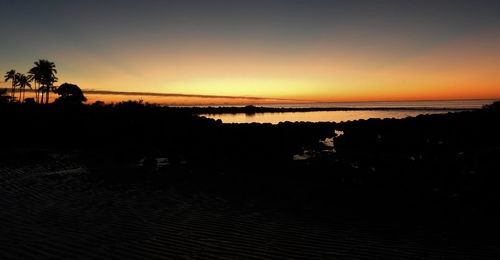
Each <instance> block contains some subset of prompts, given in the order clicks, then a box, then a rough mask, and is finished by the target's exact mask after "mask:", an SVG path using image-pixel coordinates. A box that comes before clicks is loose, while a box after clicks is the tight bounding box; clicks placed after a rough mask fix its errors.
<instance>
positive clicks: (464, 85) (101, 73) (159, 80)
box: [0, 0, 500, 102]
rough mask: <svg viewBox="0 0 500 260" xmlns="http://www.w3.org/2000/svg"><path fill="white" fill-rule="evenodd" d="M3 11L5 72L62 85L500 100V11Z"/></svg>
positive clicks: (279, 7) (125, 6)
mask: <svg viewBox="0 0 500 260" xmlns="http://www.w3.org/2000/svg"><path fill="white" fill-rule="evenodd" d="M0 4H1V6H2V12H1V14H0V24H1V25H2V27H1V28H2V33H1V34H0V71H2V72H4V71H5V72H6V71H7V70H9V69H11V68H13V69H16V70H17V71H21V72H26V71H28V70H29V68H31V67H32V65H33V62H34V61H35V60H38V59H42V58H43V59H48V60H50V61H53V62H55V64H56V66H57V69H58V77H59V83H63V82H70V83H74V84H77V85H79V86H80V87H81V88H82V89H86V90H100V91H117V92H142V93H144V92H151V93H169V94H185V95H215V96H218V98H221V97H222V98H223V97H225V96H231V97H232V100H239V101H238V102H240V101H241V102H246V101H244V99H239V98H238V97H252V98H262V99H266V100H273V99H274V100H278V101H279V100H291V101H322V102H325V101H376V100H378V101H391V100H438V99H478V98H488V99H490V98H500V0H468V1H465V0H439V1H422V0H407V1H406V0H393V1H383V0H381V1H356V0H350V1H336V0H253V1H242V0H232V1H229V0H202V1H193V0H182V1H177V0H171V1H167V0H164V1H156V0H141V1H131V0H120V1H106V0H100V1H95V0H87V1H77V0H61V1H59V0H46V1H39V0H24V1H19V2H17V1H16V2H14V1H6V0H0ZM0 86H2V87H7V86H9V84H8V83H4V82H2V83H0ZM196 97H197V96H196ZM242 100H243V101H242Z"/></svg>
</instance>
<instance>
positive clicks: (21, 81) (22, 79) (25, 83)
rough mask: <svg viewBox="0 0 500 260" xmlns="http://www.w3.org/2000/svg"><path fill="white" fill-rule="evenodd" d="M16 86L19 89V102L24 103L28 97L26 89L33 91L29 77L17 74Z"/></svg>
mask: <svg viewBox="0 0 500 260" xmlns="http://www.w3.org/2000/svg"><path fill="white" fill-rule="evenodd" d="M15 78H16V85H17V86H18V87H19V101H20V102H23V101H24V97H25V95H26V87H29V88H30V89H31V84H30V80H29V77H28V76H26V75H24V74H23V73H16V76H15Z"/></svg>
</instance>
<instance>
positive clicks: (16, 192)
mask: <svg viewBox="0 0 500 260" xmlns="http://www.w3.org/2000/svg"><path fill="white" fill-rule="evenodd" d="M88 171H89V170H88V169H87V168H86V167H85V166H84V165H81V164H79V163H75V162H72V161H71V160H58V161H54V162H51V163H30V164H27V165H26V164H24V165H21V164H17V165H8V164H3V165H0V223H1V228H0V256H1V258H2V259H19V258H22V259H32V258H36V259H47V258H51V259H53V258H70V259H89V258H90V259H133V258H137V259H171V258H176V259H178V258H186V259H269V258H274V259H276V258H281V259H500V246H498V245H493V244H481V243H479V242H475V239H474V238H471V240H470V241H469V242H468V243H459V242H456V241H454V240H453V239H452V238H450V237H449V236H446V235H442V234H428V233H426V232H416V231H415V230H412V231H402V230H401V228H400V227H397V226H396V225H387V224H385V225H373V224H371V225H369V224H366V223H359V222H356V221H348V220H347V221H346V220H345V219H341V218H339V219H336V218H335V217H331V218H325V217H324V216H322V217H320V218H319V217H318V216H314V215H311V214H307V213H304V214H301V215H300V217H298V216H295V217H293V218H292V217H290V216H289V215H287V214H285V213H283V212H279V211H278V210H273V209H272V208H269V207H267V208H266V207H259V206H258V205H242V204H235V203H230V202H229V201H227V200H225V199H222V198H220V197H217V196H214V195H210V194H207V193H203V192H185V191H179V190H178V189H176V188H175V187H168V186H166V187H165V188H162V189H158V188H155V189H147V188H145V187H143V186H137V185H130V184H128V185H125V184H120V185H118V184H116V185H110V184H109V183H104V182H102V181H97V180H89V179H88V178H86V175H87V174H88ZM318 219H321V221H319V220H318ZM325 219H327V220H328V221H325Z"/></svg>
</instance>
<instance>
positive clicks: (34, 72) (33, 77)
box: [28, 63, 42, 103]
mask: <svg viewBox="0 0 500 260" xmlns="http://www.w3.org/2000/svg"><path fill="white" fill-rule="evenodd" d="M35 64H36V63H35ZM28 76H29V79H30V81H33V87H34V88H35V89H34V92H35V101H36V102H37V103H38V102H40V100H39V96H40V91H39V87H40V82H41V80H42V75H41V73H40V72H39V70H38V67H33V68H31V69H30V70H29V71H28Z"/></svg>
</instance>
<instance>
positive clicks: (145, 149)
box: [0, 103, 500, 259]
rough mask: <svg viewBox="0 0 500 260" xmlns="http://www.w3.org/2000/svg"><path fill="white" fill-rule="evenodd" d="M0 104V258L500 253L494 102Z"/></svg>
mask: <svg viewBox="0 0 500 260" xmlns="http://www.w3.org/2000/svg"><path fill="white" fill-rule="evenodd" d="M0 111H1V112H0V115H1V116H2V121H3V122H5V123H4V124H3V126H2V128H1V130H0V131H1V132H0V134H2V137H3V144H2V146H1V148H0V155H1V158H2V159H0V210H1V211H0V223H2V225H1V228H0V255H1V257H2V259H8V258H42V259H43V258H82V259H87V258H102V259H108V258H118V259H125V258H127V259H128V258H198V259H207V258H217V259H220V258H229V259H235V258H251V259H254V258H264V259H266V258H285V259H290V258H292V259H293V258H295V259H299V258H300V259H302V258H313V259H314V258H317V259H499V258H500V249H499V248H500V239H499V238H498V237H499V236H498V234H499V233H498V231H499V230H500V229H499V228H498V227H499V225H498V221H497V219H498V217H499V216H498V214H497V213H496V211H497V209H498V208H499V198H500V196H499V185H500V181H499V179H500V178H499V177H498V174H499V173H500V169H499V168H500V162H499V159H500V137H499V135H498V133H499V132H500V131H499V130H500V113H499V110H498V108H495V107H490V108H489V109H484V110H479V111H472V112H460V113H452V114H446V115H432V116H419V117H417V118H409V119H404V120H363V121H355V122H347V123H340V124H336V123H321V124H313V123H283V124H279V125H266V124H263V125H261V124H248V125H225V124H221V123H220V122H216V121H214V120H210V119H205V118H199V117H196V116H191V115H190V114H189V113H188V112H185V113H184V112H182V111H177V110H176V111H172V110H169V109H166V108H158V107H153V106H142V105H139V104H134V103H127V104H121V105H118V106H114V107H56V106H46V107H39V106H33V107H29V106H17V105H5V106H2V107H0ZM335 130H337V131H343V134H342V135H340V132H337V134H338V135H337V136H336V137H335V138H334V139H333V143H334V149H335V150H333V149H332V147H331V143H330V142H329V141H328V140H327V141H326V142H319V140H324V139H325V138H331V137H334V136H335V135H336V134H335ZM334 151H335V152H334ZM294 158H295V159H296V160H294ZM297 159H299V160H297Z"/></svg>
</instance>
